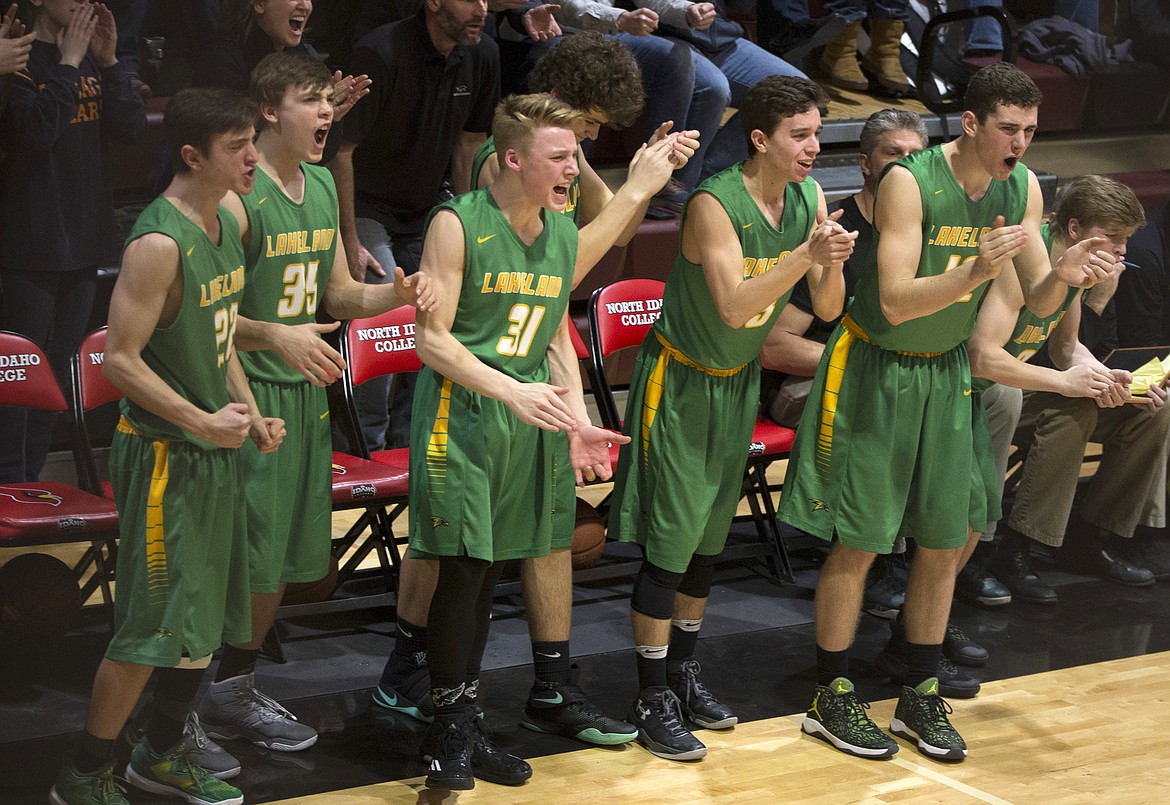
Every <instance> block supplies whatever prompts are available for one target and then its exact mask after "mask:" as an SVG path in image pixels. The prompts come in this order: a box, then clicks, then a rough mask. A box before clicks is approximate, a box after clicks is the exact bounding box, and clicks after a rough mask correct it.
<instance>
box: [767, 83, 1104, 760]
mask: <svg viewBox="0 0 1170 805" xmlns="http://www.w3.org/2000/svg"><path fill="white" fill-rule="evenodd" d="M1040 100H1041V95H1040V91H1039V90H1038V89H1037V88H1036V85H1035V84H1034V83H1033V82H1032V80H1031V79H1030V78H1028V77H1027V76H1026V75H1024V73H1022V72H1021V71H1020V70H1018V69H1017V68H1016V67H1014V66H1012V65H1010V64H1006V63H999V64H995V65H991V66H990V67H986V68H983V69H982V70H980V71H978V72H977V73H976V74H975V75H973V76H972V78H971V82H970V84H969V86H968V89H967V93H966V96H965V98H964V112H963V115H962V126H963V133H962V135H961V136H960V137H959V138H958V139H957V140H955V141H952V142H950V143H947V144H945V145H942V146H935V147H933V148H928V149H926V150H925V151H920V152H919V153H917V154H912V155H910V156H908V157H906V158H904V159H902V160H900V161H898V162H897V163H895V164H893V165H891V166H889V167H888V168H887V169H886V172H885V174H884V175H883V177H882V179H881V181H880V182H879V184H878V188H877V196H876V199H875V206H874V228H875V233H874V237H875V240H874V245H873V248H872V249H871V252H870V263H871V268H870V271H868V272H867V273H866V274H864V275H863V276H862V278H861V280H860V282H859V283H858V286H857V291H856V295H855V296H854V299H853V302H852V304H851V305H850V309H849V313H848V314H846V316H845V318H844V319H843V320H842V322H841V324H840V325H838V327H837V329H836V330H835V331H834V333H833V336H832V338H830V340H829V343H828V344H827V346H826V348H825V354H824V356H823V357H822V359H821V363H820V366H819V368H818V370H817V375H816V377H815V378H814V382H813V388H812V392H811V393H810V395H809V401H810V404H809V406H808V407H807V408H806V409H805V413H804V416H803V418H802V420H801V423H800V428H799V429H798V430H797V438H796V444H795V446H794V449H793V453H792V459H791V460H790V463H789V472H788V476H787V479H786V482H785V490H784V495H783V498H782V499H781V502H780V517H781V519H783V520H785V521H787V522H789V523H792V524H793V525H795V526H797V527H798V528H801V529H803V530H805V531H807V532H809V533H811V534H814V535H816V536H818V537H821V538H822V539H825V540H832V539H833V538H834V537H835V538H836V543H835V544H834V546H833V549H832V552H831V554H830V556H829V558H828V559H827V560H826V562H825V565H824V567H823V568H822V570H821V578H820V583H819V584H818V586H817V598H816V629H817V682H818V685H817V688H816V692H815V695H814V698H813V702H812V705H811V707H810V709H809V711H808V715H807V716H806V717H805V720H804V722H803V724H802V729H803V730H804V731H805V732H807V733H810V734H812V735H815V736H817V737H820V738H822V739H823V740H825V741H827V742H828V743H830V744H831V745H832V746H834V747H836V748H838V749H840V750H841V751H844V752H848V753H851V754H855V755H858V756H861V757H870V758H883V757H889V756H890V755H892V754H893V753H894V752H896V751H897V749H898V746H897V744H896V743H895V742H894V741H893V740H892V739H891V738H890V737H889V736H888V735H886V734H885V733H884V732H882V731H881V730H880V729H879V728H878V727H877V725H876V724H874V723H873V722H872V721H871V720H870V719H869V717H868V716H867V715H866V714H865V705H864V702H862V700H861V699H860V698H859V696H858V695H857V693H856V692H855V691H854V689H853V685H852V683H851V682H850V681H849V678H848V676H849V671H848V650H849V646H850V644H851V643H852V642H853V635H854V632H855V630H856V627H857V617H858V612H859V610H860V605H861V597H862V592H863V589H864V585H865V574H866V571H867V570H868V568H869V565H870V563H871V562H872V561H873V557H874V554H876V553H888V552H889V550H890V548H891V546H892V544H893V541H894V539H895V537H896V536H897V535H898V533H899V531H900V530H902V529H903V528H904V529H905V533H909V534H913V535H914V537H915V539H916V541H917V543H918V547H919V550H918V551H917V552H916V554H915V557H914V563H913V565H912V567H911V571H910V580H909V585H908V589H907V593H906V603H905V606H904V609H903V611H904V613H905V620H906V636H907V649H906V660H907V674H906V679H905V681H904V686H903V688H902V693H901V697H900V698H899V701H898V706H897V709H896V711H895V715H894V719H893V720H892V721H891V722H890V728H891V730H892V731H893V732H895V733H896V734H898V735H900V736H902V737H905V738H907V739H908V740H911V741H914V742H915V743H916V744H917V747H918V749H919V751H921V752H922V753H923V754H925V755H927V756H928V757H932V758H936V759H940V760H947V761H961V760H962V759H963V758H965V757H966V755H967V747H966V744H965V743H964V742H963V739H962V737H960V735H959V733H958V732H957V731H956V730H955V729H954V727H952V726H951V724H950V722H949V720H948V719H947V713H948V712H949V710H950V708H949V705H948V704H947V703H946V702H945V701H943V700H942V699H941V698H940V697H939V695H938V679H937V677H936V673H937V667H938V662H939V659H940V657H941V652H942V641H943V636H944V632H945V630H946V622H947V615H948V613H949V611H950V604H951V596H952V592H953V588H954V580H955V574H956V572H957V569H958V565H959V561H960V558H961V555H962V553H963V549H964V546H965V545H966V544H967V541H968V535H969V533H970V531H971V529H972V528H974V529H976V530H978V529H982V528H983V526H984V525H985V520H984V522H970V521H971V519H972V518H971V513H970V511H969V507H970V505H971V504H972V503H973V502H974V496H979V495H983V494H985V490H984V489H983V488H982V485H981V484H976V483H975V482H974V479H973V475H974V473H973V471H972V463H973V459H974V456H975V451H974V446H973V439H974V430H973V426H972V422H971V414H972V406H971V399H970V395H971V387H970V382H971V376H970V367H969V364H968V361H967V352H966V349H965V346H964V342H965V341H966V339H967V337H968V336H969V335H970V334H971V330H972V329H973V327H974V324H975V314H976V310H977V306H978V304H979V300H980V299H981V298H982V296H983V293H984V292H985V291H986V288H987V284H988V282H989V281H990V280H991V279H993V278H994V277H995V276H996V275H997V274H999V273H1000V272H1001V271H1002V270H1009V271H1010V270H1013V268H1014V269H1015V270H1016V271H1017V272H1018V274H1019V277H1020V283H1021V287H1022V288H1023V290H1024V294H1025V297H1026V299H1027V300H1028V304H1029V307H1030V308H1031V309H1033V310H1034V311H1035V312H1037V313H1038V314H1040V315H1048V314H1049V313H1051V312H1052V311H1053V310H1055V309H1056V307H1057V306H1058V305H1059V304H1060V301H1061V300H1062V299H1063V298H1064V297H1065V295H1066V294H1067V287H1066V285H1081V286H1083V285H1090V284H1092V283H1094V282H1096V281H1098V280H1100V279H1102V278H1104V277H1107V276H1108V275H1109V273H1110V271H1111V270H1114V267H1115V265H1116V257H1115V256H1113V255H1112V254H1108V253H1106V252H1103V251H1097V252H1090V251H1088V250H1086V249H1084V248H1075V249H1070V250H1069V251H1068V252H1066V253H1065V254H1064V256H1063V257H1062V258H1061V260H1060V261H1059V262H1058V263H1057V264H1056V266H1055V267H1052V266H1050V265H1049V262H1048V255H1047V253H1046V251H1045V249H1044V244H1043V241H1042V240H1041V239H1040V217H1041V204H1042V202H1041V197H1040V190H1039V184H1038V182H1037V181H1036V178H1035V176H1034V175H1032V173H1031V172H1030V171H1028V169H1027V168H1026V167H1024V165H1023V164H1022V163H1021V162H1020V159H1021V157H1022V156H1023V153H1024V151H1025V150H1026V149H1027V146H1028V144H1029V143H1030V142H1031V138H1032V135H1033V134H1034V132H1035V130H1036V116H1037V107H1038V106H1039V104H1040ZM875 263H876V267H875V266H874V264H875ZM814 400H815V401H817V404H813V401H814Z"/></svg>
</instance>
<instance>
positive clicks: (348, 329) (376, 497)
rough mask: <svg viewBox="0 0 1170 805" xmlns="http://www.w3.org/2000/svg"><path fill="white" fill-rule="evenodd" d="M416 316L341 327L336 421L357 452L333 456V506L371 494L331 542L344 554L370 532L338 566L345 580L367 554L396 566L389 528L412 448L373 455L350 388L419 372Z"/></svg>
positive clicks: (389, 315)
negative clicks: (360, 512)
mask: <svg viewBox="0 0 1170 805" xmlns="http://www.w3.org/2000/svg"><path fill="white" fill-rule="evenodd" d="M414 316H415V310H414V308H413V307H412V306H410V305H403V306H402V307H398V308H395V309H394V310H390V311H387V312H385V313H382V314H381V315H378V316H371V317H369V318H365V319H353V320H351V321H348V322H346V324H345V326H344V328H343V329H342V333H341V354H342V357H343V358H345V363H346V370H345V373H344V375H343V376H342V386H341V391H342V407H343V415H342V416H341V418H340V419H341V425H342V429H343V430H344V431H345V432H346V436H347V438H348V439H349V443H350V444H351V445H355V446H356V447H357V450H356V453H357V454H356V455H351V454H347V453H338V452H335V453H334V454H333V465H334V466H333V473H334V474H333V480H334V486H333V490H334V505H335V507H336V506H337V505H338V499H339V496H340V497H344V496H345V495H347V494H348V495H349V496H350V497H351V499H352V498H353V496H354V494H355V490H356V492H358V493H360V494H362V495H370V497H368V498H362V499H360V500H358V501H355V504H354V505H351V506H350V508H356V507H357V506H364V507H366V513H365V514H364V515H362V518H361V519H359V520H358V522H357V523H355V524H354V527H353V528H351V529H350V531H349V532H348V533H347V534H346V535H345V536H344V537H342V538H340V539H339V540H336V541H335V543H334V545H335V549H336V550H337V551H340V552H341V553H344V552H345V551H347V550H349V548H350V547H351V546H352V545H354V544H355V543H356V542H357V539H358V538H359V537H360V536H361V533H362V532H363V531H364V530H365V529H366V528H367V527H368V528H369V529H370V534H369V536H368V537H367V538H366V539H365V541H364V542H362V543H361V544H360V545H358V549H357V550H356V551H355V552H354V553H353V555H352V556H351V557H350V558H349V559H348V560H347V561H346V563H345V565H343V566H342V568H341V572H342V574H343V577H344V576H345V575H347V574H352V573H353V572H354V571H355V570H356V569H357V567H358V565H359V564H361V562H362V561H363V560H364V559H365V558H366V557H367V556H369V554H370V552H371V551H377V553H378V557H379V561H380V562H381V565H382V569H383V572H385V573H387V574H389V572H390V568H391V567H395V568H396V567H397V566H398V560H399V556H398V549H397V546H396V543H395V539H394V532H393V530H392V524H393V522H394V520H395V519H396V518H397V517H398V516H399V515H400V514H402V512H403V511H404V510H405V509H406V504H407V492H408V488H409V481H410V448H409V447H402V448H398V449H393V450H379V451H377V452H376V453H373V454H371V452H370V449H369V446H368V445H367V444H366V442H365V439H364V438H363V436H362V432H361V427H360V425H359V424H358V414H357V407H356V398H355V396H354V388H355V387H356V386H360V385H361V384H362V383H365V382H366V381H368V380H372V379H373V378H375V377H381V376H382V375H386V374H397V373H399V372H417V371H418V370H419V369H421V368H422V362H421V361H420V360H419V359H418V355H417V354H416V353H415V350H414ZM371 504H376V505H371ZM387 506H389V507H390V511H389V512H387V510H386V507H387ZM339 555H340V554H339Z"/></svg>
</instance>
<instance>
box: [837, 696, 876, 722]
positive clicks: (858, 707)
mask: <svg viewBox="0 0 1170 805" xmlns="http://www.w3.org/2000/svg"><path fill="white" fill-rule="evenodd" d="M844 698H845V702H844V705H845V718H846V720H847V721H848V722H849V726H850V727H857V728H861V729H866V730H868V729H869V728H870V727H872V725H873V719H871V718H870V717H869V716H867V715H866V714H865V711H866V710H868V709H869V702H867V701H866V700H865V699H863V698H861V697H860V696H858V695H857V694H856V693H854V692H851V693H846V694H845V696H844Z"/></svg>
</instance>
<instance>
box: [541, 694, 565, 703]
mask: <svg viewBox="0 0 1170 805" xmlns="http://www.w3.org/2000/svg"><path fill="white" fill-rule="evenodd" d="M553 695H554V696H555V698H552V699H542V698H539V697H537V699H536V701H538V702H540V703H541V704H560V703H561V702H563V701H564V700H565V697H564V696H562V695H561V694H559V693H556V694H553Z"/></svg>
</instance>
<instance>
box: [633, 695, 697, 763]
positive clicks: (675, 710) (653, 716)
mask: <svg viewBox="0 0 1170 805" xmlns="http://www.w3.org/2000/svg"><path fill="white" fill-rule="evenodd" d="M679 707H680V705H679V701H678V696H676V695H675V693H674V691H673V690H671V689H670V688H663V687H653V688H646V689H645V690H643V691H642V693H641V694H639V696H638V699H637V701H635V702H634V706H633V707H632V708H630V723H631V724H633V725H634V726H636V727H637V728H638V743H640V744H642V746H644V747H646V749H647V750H648V751H649V752H650V754H652V755H657V756H658V757H662V758H666V759H667V760H699V759H700V758H703V757H706V756H707V747H705V746H704V745H703V742H702V741H700V740H699V739H698V738H696V737H695V736H694V735H691V733H690V731H689V730H688V729H687V728H686V727H685V726H683V721H682V712H681V711H680V709H679Z"/></svg>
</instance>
